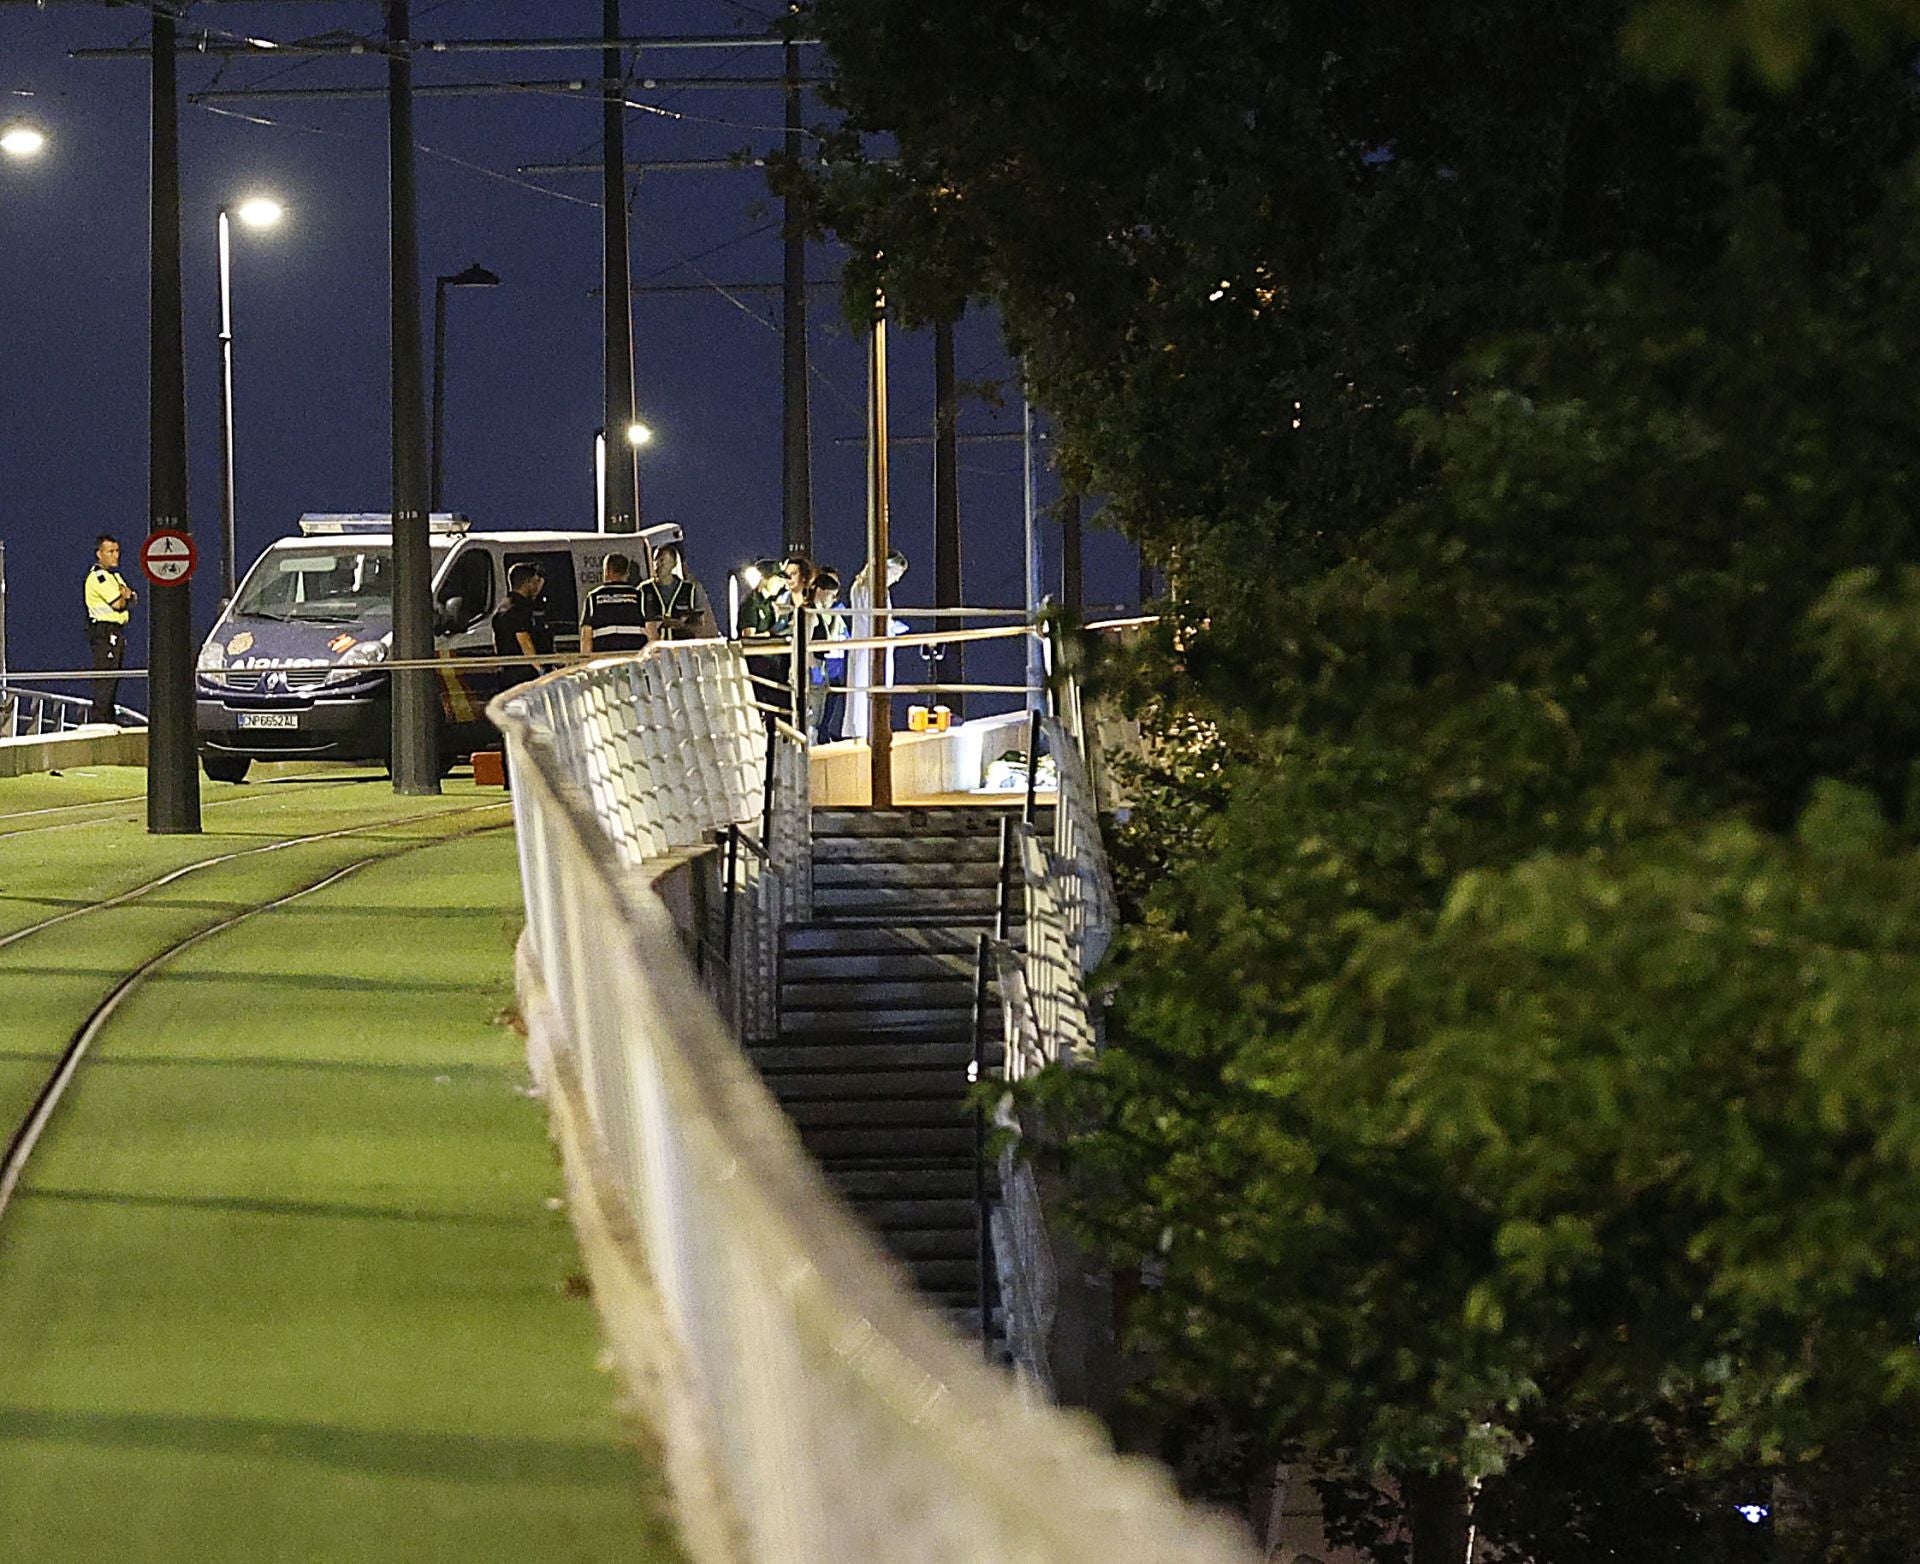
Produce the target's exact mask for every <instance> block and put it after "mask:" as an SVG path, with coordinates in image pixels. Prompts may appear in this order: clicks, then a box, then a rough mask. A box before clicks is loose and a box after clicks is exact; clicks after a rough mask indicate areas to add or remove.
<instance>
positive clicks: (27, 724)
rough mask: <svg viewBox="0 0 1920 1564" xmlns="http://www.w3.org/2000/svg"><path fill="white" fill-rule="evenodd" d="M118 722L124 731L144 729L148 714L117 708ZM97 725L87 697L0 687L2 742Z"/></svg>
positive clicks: (0, 729)
mask: <svg viewBox="0 0 1920 1564" xmlns="http://www.w3.org/2000/svg"><path fill="white" fill-rule="evenodd" d="M113 713H114V722H115V725H116V726H118V727H123V728H144V727H145V726H146V725H147V718H146V714H145V713H144V712H138V711H135V710H133V708H132V707H130V706H120V705H116V706H115V707H114V708H113ZM89 725H93V701H92V699H91V698H90V697H88V696H85V695H59V694H55V693H54V692H52V691H50V690H30V689H23V688H22V687H21V686H19V685H17V684H7V685H3V686H0V738H7V739H12V738H34V737H38V736H39V735H42V734H47V733H71V732H72V731H73V730H74V729H76V728H83V727H87V726H89Z"/></svg>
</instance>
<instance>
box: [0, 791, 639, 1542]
mask: <svg viewBox="0 0 1920 1564" xmlns="http://www.w3.org/2000/svg"><path fill="white" fill-rule="evenodd" d="M345 791H346V792H347V793H348V794H349V795H352V794H354V793H355V791H356V790H352V789H348V790H345ZM374 791H375V792H376V793H377V794H378V795H379V797H374V796H371V795H369V794H361V795H360V801H359V802H358V803H357V804H356V805H355V806H354V808H357V809H358V810H360V811H362V812H363V814H364V816H365V817H366V818H370V819H376V820H389V821H390V820H392V819H393V817H394V815H397V814H399V813H402V812H404V811H402V810H398V809H394V808H393V807H392V806H393V805H395V804H397V803H398V802H399V801H396V800H393V797H392V795H391V793H390V792H388V791H387V790H386V789H385V788H379V789H377V790H374ZM334 796H335V795H332V794H326V795H322V794H320V793H318V792H312V793H310V794H309V795H308V798H307V802H306V804H305V805H304V806H303V809H302V810H301V811H296V812H295V813H298V814H299V815H300V819H301V822H302V824H303V826H304V827H305V828H315V827H314V824H313V822H314V820H315V818H316V817H319V816H325V817H327V818H328V819H331V820H333V821H334V822H335V823H336V824H344V823H350V819H351V818H357V816H354V815H353V811H352V810H350V809H348V808H346V807H345V806H343V805H339V804H336V803H322V802H320V800H321V799H322V798H328V799H331V798H333V797H334ZM489 796H490V798H491V799H492V800H496V801H497V800H498V799H499V797H500V795H499V794H498V793H497V792H496V793H493V794H491V795H489ZM474 801H475V799H474V797H473V796H472V795H471V794H469V796H467V797H464V798H462V797H459V796H458V795H452V796H449V797H448V798H447V799H446V800H444V801H441V802H440V803H439V805H438V806H437V810H436V809H435V808H434V807H432V805H431V801H422V800H410V801H406V803H407V804H408V805H411V806H412V807H413V809H414V810H416V811H418V810H419V807H420V806H421V805H422V804H429V808H428V809H427V810H425V811H424V812H422V813H420V814H417V815H416V818H414V819H413V820H412V821H411V822H399V823H393V824H389V825H387V826H385V827H384V828H383V829H382V830H381V831H380V833H379V835H378V838H377V840H376V842H375V846H376V847H385V848H394V847H397V846H400V845H402V839H404V838H416V839H417V838H418V837H420V836H421V835H422V834H423V833H434V832H446V831H453V830H464V829H467V828H469V827H471V826H472V825H474V824H477V823H480V822H478V821H476V820H473V819H457V818H452V819H450V818H445V817H444V811H445V809H447V808H448V807H459V806H460V805H462V804H470V803H472V802H474ZM6 807H7V806H6V804H5V803H4V802H3V801H0V811H4V809H5V808H6ZM276 808H277V806H276ZM238 812H242V813H245V814H247V816H248V822H247V823H246V826H245V828H246V829H252V828H253V827H252V823H251V817H252V809H251V807H250V808H249V809H248V810H247V811H238ZM436 813H438V814H439V815H440V818H434V816H435V814H436ZM274 824H275V825H276V826H279V827H281V828H285V826H284V823H283V822H281V821H279V820H276V821H274ZM318 828H320V829H325V828H327V827H326V825H324V824H322V825H320V826H318ZM224 829H227V827H223V830H224ZM84 834H85V833H78V832H75V833H64V832H63V833H58V835H61V836H72V835H84ZM143 840H146V841H150V842H151V841H153V840H155V839H144V838H143ZM160 840H161V841H162V843H163V844H165V845H171V842H169V841H168V840H167V839H160ZM171 840H172V841H177V840H178V839H171ZM209 840H210V839H202V844H201V845H202V848H203V849H204V848H205V846H206V845H207V842H208V841H209ZM6 847H7V844H6V843H5V842H3V841H0V876H5V875H6V873H7V869H6V865H7V856H6V851H5V849H6ZM372 850H374V848H371V847H369V846H367V845H366V840H365V839H364V838H354V839H349V840H347V841H345V842H343V843H328V844H316V845H314V846H310V847H303V848H295V849H287V850H286V851H284V852H276V853H269V854H264V855H261V856H260V857H256V858H252V859H245V860H241V861H240V862H238V863H236V864H231V865H225V866H222V867H220V868H216V869H209V870H205V871H202V872H201V873H200V874H197V875H193V876H189V877H188V878H187V879H186V880H185V881H183V882H181V884H180V885H179V886H178V887H174V888H170V892H171V891H173V890H177V891H178V892H179V896H178V898H177V899H173V898H171V896H170V893H169V900H168V901H167V903H166V904H165V905H157V906H154V907H144V906H143V907H142V908H140V909H139V911H138V912H137V913H136V911H135V909H134V908H132V907H129V908H124V909H116V910H115V911H113V912H109V913H105V914H101V915H99V917H98V918H89V919H81V920H76V922H75V923H74V924H71V925H68V926H66V927H65V928H63V929H62V930H56V931H49V933H48V934H47V935H43V936H36V937H35V938H32V939H28V940H26V941H23V942H21V944H19V945H17V946H15V947H14V948H13V949H11V950H8V951H0V993H5V994H6V995H7V996H8V997H9V1003H8V1005H7V1006H6V1007H5V1009H4V1010H0V1092H3V1091H4V1083H5V1081H6V1079H7V1075H8V1072H9V1071H10V1070H12V1071H16V1072H17V1071H19V1070H24V1069H26V1068H28V1064H27V1062H26V1061H28V1060H30V1059H31V1057H32V1056H33V1055H34V1054H35V1052H36V1050H38V1049H40V1048H42V1047H44V1046H45V1045H46V1043H47V1036H48V1033H49V1031H50V1030H52V1031H58V1029H59V1028H60V1027H61V1025H62V1024H63V1023H64V1025H65V1027H66V1030H67V1031H70V1030H71V1027H72V1025H73V1024H74V1023H75V1022H76V1021H77V1019H78V1016H79V1015H80V1014H82V1013H84V1011H85V1009H86V1008H87V1007H88V1006H89V1005H91V1004H92V1003H93V1002H94V1001H95V1000H96V999H97V998H98V996H99V994H100V993H101V992H102V991H104V988H105V987H106V986H109V985H110V983H111V981H112V974H113V973H114V972H116V971H117V970H119V969H120V968H121V966H122V965H123V964H124V963H126V962H128V961H129V960H132V959H137V958H138V956H139V954H140V952H141V951H142V949H143V948H148V949H150V948H155V942H156V941H162V940H164V939H166V938H170V937H175V936H177V933H178V932H179V930H180V929H182V928H185V927H199V926H204V925H205V924H206V923H208V922H211V921H214V920H216V919H217V918H218V917H219V916H221V915H223V914H224V912H225V911H226V910H227V909H229V908H231V907H233V906H236V905H241V904H246V903H248V902H249V901H257V900H260V899H264V898H266V897H267V896H269V895H271V894H279V893H281V892H283V891H284V890H285V889H286V888H288V887H290V886H292V885H295V884H298V883H301V882H302V881H304V880H307V879H311V878H313V877H314V876H315V875H316V874H317V873H319V872H324V870H325V868H326V867H328V866H330V865H332V864H335V863H344V862H347V861H350V860H351V859H353V858H355V857H358V856H361V855H363V854H365V853H366V852H368V851H372ZM63 851H64V849H63ZM160 857H161V858H164V857H165V854H164V852H162V853H161V854H160ZM148 872H151V867H150V864H149V865H148ZM518 895H519V892H518V882H517V875H516V871H515V864H514V857H513V844H512V836H511V833H510V832H508V831H504V830H500V831H494V832H490V833H487V834H485V835H478V836H469V837H466V838H464V839H461V840H455V841H447V842H444V843H441V844H439V845H433V846H429V847H426V848H423V849H421V850H418V851H415V852H412V853H410V854H408V855H406V856H404V857H399V858H396V859H394V860H393V861H391V862H389V863H386V864H383V865H377V866H374V867H371V868H368V869H364V870H361V871H359V872H358V873H357V874H355V875H352V876H350V877H349V878H347V879H346V880H344V881H342V882H340V883H339V884H338V885H335V886H333V887H331V888H329V889H328V890H326V891H323V892H319V893H316V894H315V895H313V896H311V897H308V898H306V899H305V900H303V901H300V902H296V903H294V904H292V905H291V906H289V907H287V908H284V909H280V910H277V911H274V912H269V913H265V914H262V915H260V916H258V917H256V918H254V919H251V920H250V921H248V922H246V923H243V924H241V925H239V926H238V927H237V928H235V929H233V930H230V931H228V932H226V933H223V934H220V935H217V936H215V937H214V938H212V939H210V940H207V941H205V942H204V943H202V944H201V945H200V946H198V947H196V948H195V949H194V950H192V951H191V952H189V953H187V954H186V955H185V956H183V957H182V958H180V959H179V960H178V961H177V963H176V964H173V965H170V966H168V967H167V968H165V969H163V971H162V972H161V973H160V974H159V975H157V976H156V978H155V980H154V981H153V982H152V983H151V984H149V985H148V986H147V987H145V988H143V989H142V990H141V991H139V993H138V994H137V995H136V996H135V997H134V998H132V999H131V1000H130V1001H129V1002H128V1004H127V1005H126V1006H125V1007H124V1009H123V1010H122V1011H121V1013H120V1015H119V1017H118V1018H117V1019H116V1020H115V1022H114V1023H113V1024H112V1026H111V1027H110V1028H109V1029H108V1031H107V1032H106V1033H105V1034H104V1036H103V1037H102V1039H101V1042H100V1045H99V1051H98V1054H97V1057H96V1058H95V1059H94V1061H93V1063H91V1064H90V1065H89V1066H88V1067H87V1069H86V1071H85V1072H84V1073H83V1074H82V1075H81V1077H80V1078H79V1080H78V1081H77V1083H76V1085H75V1088H74V1091H73V1092H72V1094H71V1095H70V1097H69V1099H68V1100H67V1102H66V1103H65V1104H64V1105H63V1108H62V1110H61V1114H60V1116H59V1117H58V1118H57V1119H56V1120H55V1123H54V1125H53V1127H52V1129H51V1130H50V1132H49V1134H48V1137H47V1138H46V1140H45V1141H44V1142H43V1143H42V1146H41V1149H40V1151H39V1153H38V1154H37V1155H36V1157H35V1160H34V1163H33V1165H32V1166H31V1168H30V1169H29V1176H28V1179H27V1181H26V1184H25V1186H24V1188H23V1190H22V1193H21V1195H20V1197H19V1198H18V1199H17V1202H16V1204H15V1206H14V1208H13V1209H12V1210H11V1211H10V1212H9V1213H8V1215H7V1216H6V1218H5V1219H4V1221H3V1222H0V1342H4V1343H5V1344H6V1346H5V1349H4V1351H0V1537H4V1538H5V1539H6V1540H7V1544H8V1547H7V1552H8V1553H9V1555H10V1556H14V1557H19V1558H23V1559H33V1560H36V1561H46V1564H54V1561H65V1560H75V1561H78V1560H83V1559H84V1560H88V1561H95V1560H118V1559H126V1560H138V1561H140V1564H149V1561H151V1564H172V1561H175V1560H179V1561H182V1564H184V1561H187V1560H193V1561H196V1564H202V1561H205V1564H218V1561H226V1560H232V1561H240V1560H247V1561H262V1560H282V1559H285V1560H341V1561H345V1560H382V1561H385V1560H394V1561H411V1560H442V1559H444V1560H459V1561H461V1564H484V1561H490V1560H501V1561H507V1560H513V1561H516V1564H531V1561H546V1560H576V1559H577V1560H589V1559H593V1560H598V1559H621V1560H636V1559H649V1558H658V1559H667V1558H671V1557H673V1556H674V1555H673V1551H672V1546H671V1543H670V1542H669V1541H668V1540H667V1535H668V1534H667V1530H666V1527H665V1524H664V1522H663V1520H662V1519H661V1510H660V1501H659V1496H658V1493H657V1491H656V1488H655V1485H654V1482H653V1479H652V1478H651V1476H650V1475H649V1473H648V1471H647V1469H646V1468H645V1467H644V1466H643V1464H642V1462H641V1460H640V1459H639V1457H638V1456H637V1455H636V1454H635V1453H634V1452H633V1451H632V1449H631V1448H630V1447H629V1445H628V1443H627V1442H626V1440H625V1439H624V1438H623V1432H622V1429H621V1427H620V1425H619V1423H618V1422H617V1420H616V1418H615V1416H614V1414H613V1412H612V1410H611V1401H612V1397H613V1393H614V1387H613V1382H612V1381H611V1380H610V1379H608V1378H606V1377H605V1376H603V1375H600V1374H598V1373H596V1372H595V1370H594V1367H593V1364H594V1359H595V1355H596V1351H597V1337H596V1331H595V1325H594V1321H593V1317H592V1306H591V1304H590V1303H589V1302H588V1301H586V1300H585V1299H583V1298H580V1297H577V1296H573V1295H572V1294H573V1289H571V1288H570V1287H569V1285H568V1282H569V1278H570V1277H571V1276H572V1275H573V1273H574V1271H575V1269H576V1267H577V1264H578V1261H577V1258H576V1256H575V1254H574V1251H573V1247H572V1242H571V1237H570V1234H569V1233H568V1231H567V1228H566V1224H565V1219H564V1217H563V1216H562V1215H561V1214H559V1213H558V1212H557V1211H555V1210H553V1209H550V1208H549V1205H548V1202H549V1201H550V1200H551V1199H553V1197H555V1196H557V1195H558V1193H559V1180H558V1175H557V1170H556V1168H555V1166H554V1161H553V1157H552V1153H551V1150H550V1148H549V1146H548V1144H547V1142H546V1139H545V1135H544V1127H543V1124H542V1121H541V1115H540V1110H539V1108H538V1106H537V1105H536V1104H533V1103H531V1102H529V1101H528V1100H526V1098H525V1097H524V1096H523V1095H522V1094H521V1088H522V1084H523V1069H522V1064H521V1058H520V1044H519V1040H518V1039H517V1038H516V1037H515V1036H514V1035H513V1034H512V1033H510V1032H509V1031H507V1030H506V1029H504V1028H503V1027H502V1026H500V1025H499V1024H497V1022H496V1021H495V1019H494V1018H495V1016H496V1015H497V1013H498V1012H499V1011H500V1010H501V1009H502V1008H503V1007H504V1006H505V1005H507V1004H508V1003H509V1002H510V999H511V985H510V979H509V974H510V971H511V966H510V960H511V940H512V937H513V935H514V932H515V931H516V930H517V928H518V924H519V911H518ZM96 925H98V926H97V927H96ZM47 946H51V947H52V948H51V949H49V948H44V947H47ZM9 958H13V959H12V960H11V961H9ZM65 1035H66V1032H65V1031H60V1032H59V1036H60V1037H62V1038H63V1037H64V1036H65ZM36 1039H37V1041H36Z"/></svg>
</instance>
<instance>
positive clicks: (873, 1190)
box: [827, 1146, 973, 1207]
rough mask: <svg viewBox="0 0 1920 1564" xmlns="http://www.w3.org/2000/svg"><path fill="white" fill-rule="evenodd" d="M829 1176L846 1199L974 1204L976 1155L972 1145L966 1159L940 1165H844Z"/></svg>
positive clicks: (856, 1200) (857, 1200)
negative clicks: (909, 1166) (917, 1166)
mask: <svg viewBox="0 0 1920 1564" xmlns="http://www.w3.org/2000/svg"><path fill="white" fill-rule="evenodd" d="M827 1176H828V1179H829V1180H830V1181H831V1182H832V1184H833V1186H834V1188H836V1189H838V1190H839V1191H840V1193H841V1194H843V1195H844V1196H846V1197H847V1199H849V1200H851V1201H855V1202H860V1201H904V1202H909V1203H913V1204H918V1203H920V1202H923V1201H945V1200H958V1201H964V1202H965V1203H966V1204H967V1205H968V1206H969V1207H971V1206H972V1204H973V1158H972V1151H971V1146H969V1150H968V1155H967V1157H966V1158H965V1159H954V1160H950V1161H947V1162H943V1163H940V1164H939V1165H937V1166H930V1167H919V1168H908V1167H841V1168H837V1169H835V1170H834V1171H832V1172H830V1173H829V1174H828V1175H827Z"/></svg>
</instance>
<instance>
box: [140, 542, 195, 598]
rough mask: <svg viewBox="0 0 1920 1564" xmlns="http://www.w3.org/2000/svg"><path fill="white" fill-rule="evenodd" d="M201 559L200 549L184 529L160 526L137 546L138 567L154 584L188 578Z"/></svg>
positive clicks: (176, 581) (159, 584)
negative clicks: (194, 544)
mask: <svg viewBox="0 0 1920 1564" xmlns="http://www.w3.org/2000/svg"><path fill="white" fill-rule="evenodd" d="M199 562H200V551H199V550H198V549H197V548H195V547H194V546H193V539H192V538H190V537H188V536H187V535H186V533H184V532H176V531H174V530H173V529H172V528H171V527H163V528H162V529H161V530H160V531H158V532H155V533H153V534H151V535H150V536H149V537H148V538H147V541H146V542H144V543H142V544H141V545H140V568H141V569H142V570H144V571H145V572H146V573H147V579H148V580H149V581H151V582H152V583H153V584H154V585H155V586H177V585H179V583H180V582H182V581H186V580H190V579H191V578H192V576H193V567H194V566H195V565H196V564H198V563H199Z"/></svg>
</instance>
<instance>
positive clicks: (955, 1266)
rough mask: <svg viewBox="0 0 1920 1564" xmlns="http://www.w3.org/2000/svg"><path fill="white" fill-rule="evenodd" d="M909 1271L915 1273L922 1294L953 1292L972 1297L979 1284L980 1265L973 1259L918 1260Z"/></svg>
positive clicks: (914, 1277)
mask: <svg viewBox="0 0 1920 1564" xmlns="http://www.w3.org/2000/svg"><path fill="white" fill-rule="evenodd" d="M908 1269H910V1270H911V1271H912V1272H913V1279H914V1281H915V1282H917V1283H918V1284H919V1286H920V1290H921V1291H922V1292H929V1293H932V1292H947V1291H952V1292H956V1293H963V1294H964V1296H967V1297H971V1296H973V1292H974V1288H975V1287H976V1286H978V1284H979V1276H980V1263H979V1261H978V1260H977V1259H975V1258H971V1257H969V1258H968V1259H964V1260H961V1259H953V1260H932V1259H928V1260H916V1261H914V1262H913V1263H912V1264H911V1265H910V1266H909V1267H908Z"/></svg>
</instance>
